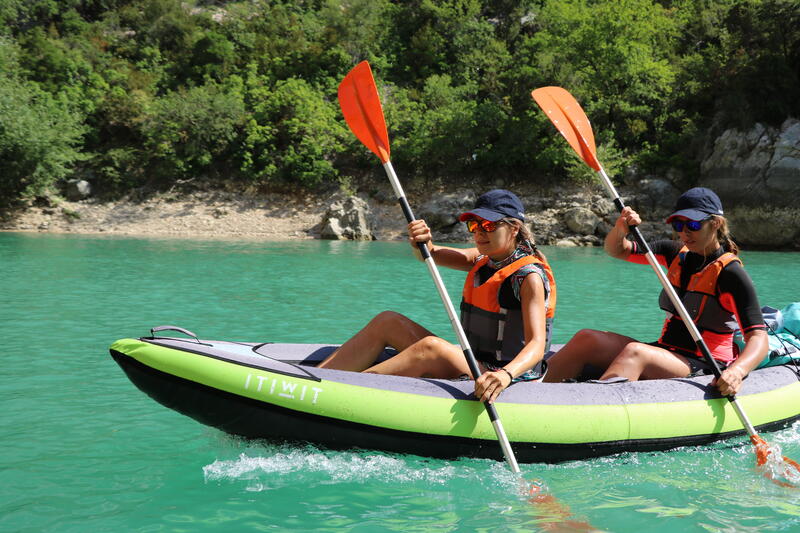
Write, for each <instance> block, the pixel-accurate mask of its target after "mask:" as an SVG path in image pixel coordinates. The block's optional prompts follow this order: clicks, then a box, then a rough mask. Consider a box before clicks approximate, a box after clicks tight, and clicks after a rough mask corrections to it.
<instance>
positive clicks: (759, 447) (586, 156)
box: [531, 87, 800, 484]
mask: <svg viewBox="0 0 800 533" xmlns="http://www.w3.org/2000/svg"><path fill="white" fill-rule="evenodd" d="M531 96H533V99H534V100H535V101H536V103H537V104H538V105H539V107H541V108H542V111H544V112H545V113H546V114H547V117H548V118H549V119H550V121H551V122H552V123H553V124H554V125H555V127H556V129H558V131H559V133H561V135H563V136H564V138H565V139H566V140H567V142H568V143H569V144H570V146H572V149H573V150H575V153H577V154H578V156H580V158H581V159H583V160H584V161H585V162H586V164H587V165H589V166H590V167H591V168H593V169H594V170H595V171H597V173H598V174H600V177H601V178H602V180H603V185H605V187H606V189H607V190H608V192H609V194H610V195H611V197H612V198H613V199H614V205H616V206H617V209H618V210H619V211H622V210H623V209H624V208H625V204H624V203H622V199H621V198H620V196H619V194H617V190H616V189H615V188H614V185H613V184H612V183H611V180H610V179H609V178H608V175H607V174H606V173H605V171H604V170H603V167H602V166H601V165H600V162H599V161H598V160H597V152H596V149H595V144H594V134H593V133H592V126H591V124H589V119H588V118H587V117H586V113H584V112H583V109H581V106H580V104H578V102H577V101H576V100H575V98H573V96H572V95H571V94H570V93H569V92H568V91H566V90H565V89H562V88H561V87H542V88H540V89H536V90H534V91H533V92H532V93H531ZM630 229H631V233H632V234H633V237H634V239H636V243H637V244H638V245H639V246H640V247H641V248H642V249H643V250H646V256H647V262H648V263H650V266H652V267H653V270H654V271H655V273H656V275H657V276H658V280H659V281H660V282H661V286H662V287H664V291H666V293H667V296H669V299H670V300H671V301H672V305H674V306H675V309H676V310H677V311H678V314H679V315H680V317H681V320H683V323H684V324H685V325H686V327H687V328H688V329H689V333H690V334H691V335H692V339H694V342H695V344H696V345H697V348H698V349H699V350H700V352H701V353H702V354H703V357H704V358H705V360H706V362H708V364H709V365H710V366H711V368H712V370H713V372H714V375H715V376H716V377H717V378H719V377H720V375H721V374H722V372H721V371H720V369H719V366H718V365H717V362H716V361H715V360H714V358H713V357H712V356H711V352H710V351H709V349H708V346H706V343H705V342H704V341H703V337H702V336H701V335H700V331H698V329H697V326H696V325H695V323H694V321H693V320H692V319H691V317H690V316H689V313H688V312H687V311H686V308H685V307H684V305H683V302H682V301H681V300H680V298H678V294H677V293H676V292H675V289H674V288H673V286H672V284H671V283H670V282H669V280H668V279H667V276H666V275H665V274H664V271H663V270H661V268H660V267H659V265H658V261H657V260H656V257H655V255H653V252H652V250H650V247H649V246H648V245H647V242H646V241H645V240H644V238H643V237H642V234H641V232H640V231H639V228H638V227H636V226H631V228H630ZM727 398H728V400H729V401H730V403H731V405H733V408H734V410H735V411H736V414H737V415H738V416H739V420H741V422H742V425H743V426H744V428H745V430H747V433H748V434H749V435H750V442H752V443H753V445H755V448H756V458H757V464H758V465H759V466H763V465H765V464H767V462H768V461H769V462H770V463H772V464H771V467H772V470H776V468H777V469H780V470H781V471H779V472H778V474H780V475H783V476H784V477H788V478H790V479H795V480H796V479H798V476H797V474H796V473H794V475H791V474H792V473H793V472H792V471H791V468H790V467H794V468H795V469H796V470H798V471H800V465H798V464H797V463H796V462H795V461H792V460H791V459H788V458H787V457H783V463H784V464H783V465H778V464H775V460H776V459H778V460H779V457H780V455H779V454H780V450H778V453H777V454H773V449H772V448H771V447H770V446H769V444H767V442H766V441H765V440H764V439H762V438H761V437H760V436H759V435H758V433H756V430H755V428H754V427H753V425H752V424H751V423H750V420H749V419H748V418H747V415H746V414H745V412H744V410H743V409H742V407H741V405H739V402H738V400H737V399H736V396H735V395H730V396H727ZM774 473H775V472H771V473H768V475H769V474H772V475H774ZM773 480H774V479H773ZM795 483H796V481H795ZM780 484H785V483H780Z"/></svg>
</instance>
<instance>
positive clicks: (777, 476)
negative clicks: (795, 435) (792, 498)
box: [750, 435, 800, 488]
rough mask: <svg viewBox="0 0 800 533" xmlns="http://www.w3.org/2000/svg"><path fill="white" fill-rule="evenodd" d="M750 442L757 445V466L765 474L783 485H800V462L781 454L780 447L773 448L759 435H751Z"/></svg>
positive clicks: (774, 481)
mask: <svg viewBox="0 0 800 533" xmlns="http://www.w3.org/2000/svg"><path fill="white" fill-rule="evenodd" d="M750 442H752V443H753V444H754V445H755V447H756V466H758V467H759V468H760V469H762V470H763V473H764V475H766V476H767V477H768V478H769V479H770V480H772V482H773V483H775V484H777V485H780V486H782V487H795V488H796V487H800V464H797V462H795V461H793V460H791V459H789V458H788V457H786V456H785V455H781V453H780V448H776V449H773V448H772V447H771V446H770V445H769V444H768V443H767V441H765V440H764V439H762V438H761V437H759V436H758V435H750Z"/></svg>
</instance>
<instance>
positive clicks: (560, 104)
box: [531, 87, 600, 172]
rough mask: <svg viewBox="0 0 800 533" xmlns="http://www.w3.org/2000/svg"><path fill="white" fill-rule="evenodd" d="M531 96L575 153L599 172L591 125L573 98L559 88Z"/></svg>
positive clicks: (548, 89) (540, 89)
mask: <svg viewBox="0 0 800 533" xmlns="http://www.w3.org/2000/svg"><path fill="white" fill-rule="evenodd" d="M531 96H532V97H533V99H534V100H535V101H536V103H537V104H539V107H541V108H542V111H544V112H545V113H546V114H547V118H549V119H550V121H551V122H552V123H553V124H554V125H555V127H556V129H558V131H559V133H561V135H563V136H564V138H565V139H566V140H567V142H568V143H569V144H570V146H572V149H573V150H575V153H576V154H578V155H579V156H580V158H581V159H583V160H584V161H585V162H586V164H587V165H589V166H590V167H592V168H593V169H595V170H596V171H598V172H600V163H599V162H598V161H597V150H596V148H595V145H594V133H593V132H592V125H591V124H589V119H588V118H587V117H586V113H584V112H583V109H581V106H580V104H578V102H577V101H576V100H575V98H573V96H572V95H571V94H569V92H568V91H567V90H566V89H562V88H561V87H541V88H539V89H536V90H534V91H533V92H531Z"/></svg>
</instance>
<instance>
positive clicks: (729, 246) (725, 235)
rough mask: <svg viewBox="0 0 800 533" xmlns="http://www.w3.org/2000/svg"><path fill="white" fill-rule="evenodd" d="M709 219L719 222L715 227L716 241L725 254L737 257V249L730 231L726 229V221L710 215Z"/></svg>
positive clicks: (720, 217) (723, 218)
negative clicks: (728, 253)
mask: <svg viewBox="0 0 800 533" xmlns="http://www.w3.org/2000/svg"><path fill="white" fill-rule="evenodd" d="M711 218H713V219H714V220H717V221H718V222H719V226H718V227H717V240H718V241H719V243H720V245H722V248H723V249H724V250H725V251H726V252H730V253H732V254H735V255H739V247H738V246H737V245H736V243H735V242H733V238H731V233H730V229H729V228H728V219H726V218H725V217H722V216H719V215H711Z"/></svg>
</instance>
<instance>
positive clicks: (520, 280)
mask: <svg viewBox="0 0 800 533" xmlns="http://www.w3.org/2000/svg"><path fill="white" fill-rule="evenodd" d="M459 219H460V220H461V221H462V222H465V223H466V225H467V229H468V230H469V231H470V232H471V233H472V235H473V239H474V242H475V247H473V248H466V249H464V248H451V247H447V246H439V245H434V244H433V241H432V238H431V231H430V229H429V228H428V226H427V224H425V222H424V221H423V220H415V221H413V222H411V223H410V224H409V225H408V236H409V240H410V242H411V246H412V247H413V249H414V250H415V253H416V254H417V257H418V258H419V259H421V254H420V253H419V249H418V246H417V243H425V244H426V245H427V247H428V250H429V251H430V253H431V255H432V256H433V258H434V260H435V261H436V263H437V264H438V265H442V266H446V267H450V268H454V269H457V270H464V271H467V272H468V274H467V279H466V281H465V283H464V290H463V293H462V301H461V322H462V325H463V326H464V331H465V333H466V335H467V338H468V340H469V342H470V346H471V348H472V350H473V353H474V354H475V358H476V359H477V360H478V362H479V364H480V365H481V366H482V368H481V370H482V371H483V372H484V373H483V374H482V375H481V377H480V378H479V379H478V380H477V381H476V383H475V395H476V397H478V398H480V399H481V400H482V401H493V400H494V399H495V398H497V396H498V394H500V393H501V392H502V391H503V390H504V389H505V388H507V387H508V386H509V385H511V383H513V382H515V381H519V380H531V379H537V378H538V377H540V376H541V372H540V363H541V361H542V358H543V356H544V354H545V351H546V350H547V348H548V346H549V343H550V331H551V326H552V319H553V314H554V312H555V307H556V285H555V280H554V278H553V273H552V270H551V269H550V266H549V265H548V264H547V260H546V259H545V257H544V255H543V254H542V253H541V252H539V251H538V250H537V249H536V246H535V244H534V240H533V237H532V235H531V233H530V230H528V228H527V227H526V226H525V225H524V221H525V214H524V209H523V206H522V202H520V200H519V198H517V196H516V195H515V194H513V193H511V192H509V191H506V190H503V189H495V190H492V191H489V192H487V193H486V194H484V195H482V196H481V197H479V198H478V200H477V202H476V204H475V208H474V209H472V210H470V211H467V212H466V213H462V214H461V215H460V217H459ZM530 274H535V275H530ZM386 346H391V347H392V348H394V349H396V350H397V351H398V352H399V353H398V354H397V355H395V356H394V357H392V358H390V359H388V360H386V361H383V362H381V363H378V364H375V360H376V359H377V357H378V356H379V355H380V354H381V353H382V352H383V350H384V348H385V347H386ZM319 366H320V367H321V368H334V369H339V370H353V371H364V372H374V373H377V374H392V375H400V376H415V377H436V378H458V377H460V376H463V375H466V376H469V375H470V371H469V367H468V366H467V362H466V360H465V358H464V354H463V353H462V351H461V348H460V347H459V346H458V345H453V344H451V343H449V342H447V341H446V340H444V339H441V338H439V337H436V336H435V335H433V334H432V333H431V332H430V331H428V330H427V329H425V328H424V327H422V326H421V325H419V324H417V323H416V322H414V321H412V320H411V319H409V318H408V317H405V316H403V315H401V314H399V313H395V312H392V311H384V312H382V313H380V314H378V315H377V316H376V317H375V318H373V319H372V320H371V321H370V322H369V323H368V324H367V325H366V326H365V327H364V329H362V330H361V331H359V332H358V333H357V334H356V335H355V336H354V337H353V338H351V339H350V340H348V341H347V342H345V343H344V344H343V345H342V346H341V347H340V348H339V349H337V350H336V351H335V352H334V353H333V354H331V356H330V357H328V358H327V359H326V360H325V361H323V362H322V363H320V365H319Z"/></svg>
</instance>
